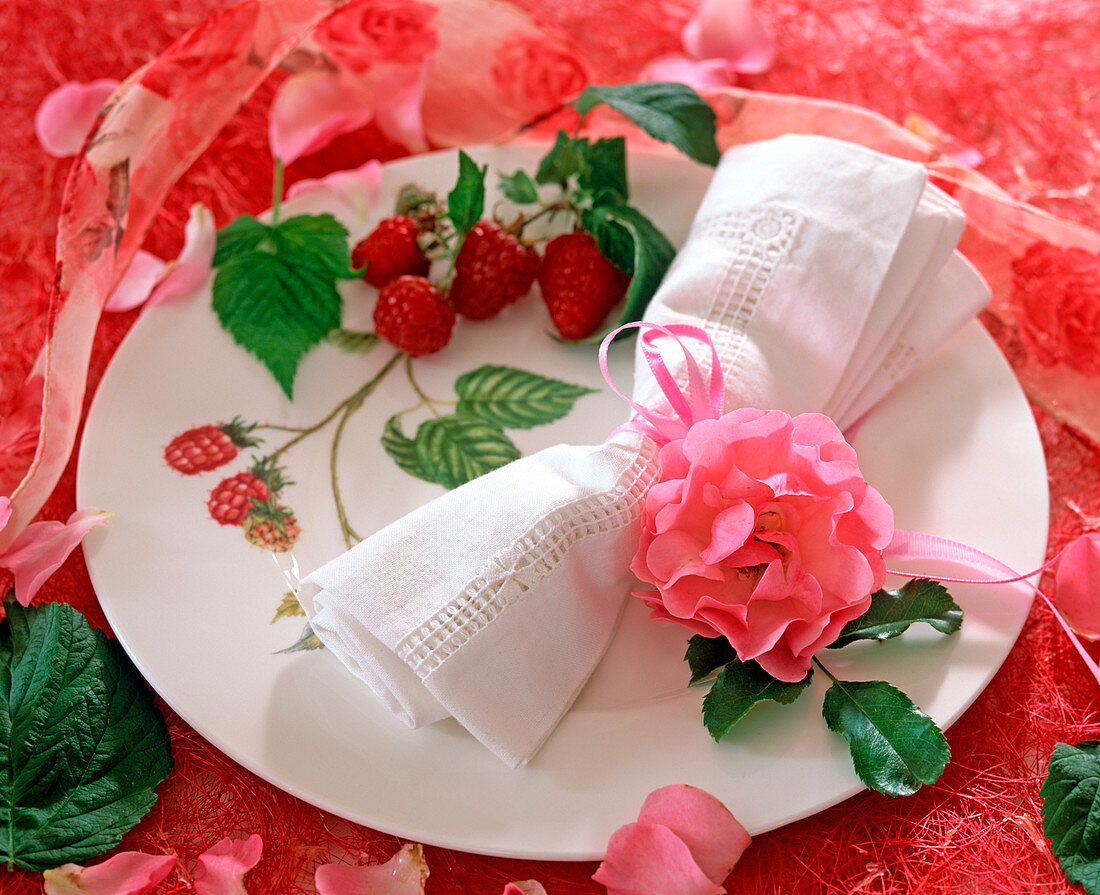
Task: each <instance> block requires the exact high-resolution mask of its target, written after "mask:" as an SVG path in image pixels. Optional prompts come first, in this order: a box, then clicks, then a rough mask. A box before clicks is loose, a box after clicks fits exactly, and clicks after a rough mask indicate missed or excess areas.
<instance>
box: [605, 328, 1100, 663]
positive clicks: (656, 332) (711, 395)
mask: <svg viewBox="0 0 1100 895" xmlns="http://www.w3.org/2000/svg"><path fill="white" fill-rule="evenodd" d="M628 329H639V330H641V331H642V332H641V335H640V336H639V339H640V340H641V345H640V348H641V352H642V356H643V357H644V358H645V361H646V364H647V365H648V366H649V369H650V371H651V372H652V373H653V377H654V380H655V381H656V382H657V385H658V386H659V387H660V389H661V392H662V393H663V394H664V396H665V398H666V399H667V400H668V402H669V404H670V406H671V408H672V414H667V413H662V412H660V411H658V410H655V409H654V408H652V407H646V406H644V405H643V404H640V403H638V402H636V401H634V400H632V399H630V398H628V397H627V396H626V395H625V394H623V392H621V391H620V390H619V388H618V387H617V386H616V385H615V383H614V381H613V380H612V377H611V372H610V370H609V369H608V363H607V353H608V349H609V347H610V345H611V343H612V341H614V339H615V337H616V336H618V335H619V334H620V333H621V332H623V331H624V330H628ZM662 337H667V338H670V339H672V340H674V341H675V342H676V344H677V345H678V346H679V347H680V350H681V351H683V353H684V361H685V371H686V373H687V378H688V390H687V394H686V395H685V394H684V392H683V390H682V389H681V388H680V386H679V385H678V384H677V383H676V380H675V378H674V377H673V375H672V372H671V371H670V370H669V368H668V364H667V363H666V362H665V359H664V357H663V356H662V354H661V351H660V349H659V348H657V346H656V344H655V343H656V342H657V340H658V339H660V338H662ZM681 337H683V338H688V339H694V340H696V341H698V342H701V343H703V345H705V346H706V348H707V349H709V351H710V356H711V367H710V381H709V382H707V381H705V378H704V375H703V371H702V370H701V369H700V367H699V364H698V362H697V361H696V360H695V357H694V355H693V354H692V353H691V351H690V350H689V349H688V347H687V345H685V344H684V342H683V339H682V338H681ZM599 361H600V372H601V373H603V377H604V379H605V380H606V381H607V384H608V385H609V386H610V387H611V390H612V391H613V392H615V394H616V395H618V396H619V397H620V398H622V399H623V400H624V401H625V402H626V403H627V404H629V405H630V406H631V407H632V408H633V409H634V412H635V416H634V417H633V418H632V419H631V420H629V421H628V422H626V423H624V424H623V425H621V426H619V427H618V428H617V429H616V430H615V432H613V433H612V436H614V435H615V434H616V433H618V432H638V433H640V434H642V435H646V436H648V437H650V438H652V439H653V440H654V441H656V442H657V443H658V444H668V443H669V442H670V441H675V440H676V439H679V438H683V437H684V436H685V435H686V434H687V431H688V429H690V428H691V427H692V425H694V424H695V423H696V422H698V421H699V420H703V419H718V418H719V417H721V416H722V413H723V403H724V396H725V392H724V377H723V373H722V365H721V362H720V361H719V359H718V351H717V349H716V348H715V347H714V343H713V342H712V341H711V338H710V336H709V335H708V334H707V333H706V331H705V330H703V329H701V328H699V327H697V326H691V325H690V324H684V323H673V324H669V325H668V326H659V325H657V324H655V323H647V322H645V321H642V322H639V323H627V324H624V325H623V326H620V327H619V328H618V329H615V330H613V331H612V332H610V333H608V335H607V336H606V337H605V338H604V340H603V342H602V344H601V345H600V358H599ZM1067 549H1068V548H1067ZM1064 552H1065V550H1064V549H1063V550H1060V551H1059V552H1058V553H1056V554H1055V555H1054V556H1052V557H1051V558H1050V559H1048V560H1047V561H1046V562H1045V563H1043V564H1042V565H1041V566H1039V567H1038V568H1037V569H1033V570H1032V571H1030V572H1025V573H1023V574H1020V573H1019V572H1017V571H1016V570H1015V569H1013V568H1011V567H1010V566H1008V565H1006V564H1005V563H1003V562H1001V561H1000V560H999V559H997V558H996V557H993V556H990V555H989V554H988V553H984V552H982V551H981V550H978V549H977V548H976V547H971V546H969V545H968V544H963V543H961V542H959V541H953V540H951V539H949V538H943V537H939V536H938V535H930V534H925V533H924V532H919V531H908V530H906V529H897V530H895V532H894V537H893V539H892V540H891V541H890V543H889V544H888V545H887V547H886V549H885V550H883V556H884V558H886V559H900V560H917V561H920V560H926V561H928V560H945V561H948V562H952V563H955V564H958V565H962V566H967V567H969V568H972V569H974V570H975V571H982V570H984V571H987V572H991V573H993V574H994V575H997V576H999V577H996V578H950V577H944V576H941V575H926V574H920V573H914V572H900V571H896V570H894V569H890V570H888V571H889V572H890V574H892V575H899V576H902V577H905V578H934V579H935V580H937V581H940V582H946V583H949V584H1012V583H1014V582H1018V581H1027V579H1029V578H1033V577H1034V576H1035V575H1038V574H1040V573H1041V572H1043V571H1045V570H1046V569H1049V568H1051V567H1053V566H1054V565H1055V564H1056V563H1057V562H1058V560H1059V559H1060V558H1061V556H1062V554H1063V553H1064ZM1027 583H1028V585H1029V586H1030V587H1031V588H1032V589H1033V590H1034V591H1035V593H1037V594H1038V595H1039V596H1040V597H1041V598H1042V599H1043V602H1045V603H1046V605H1047V607H1048V608H1049V609H1050V611H1051V613H1052V614H1053V615H1054V618H1055V619H1056V620H1057V621H1058V624H1059V625H1061V627H1062V630H1063V631H1064V632H1065V634H1066V636H1067V637H1068V638H1069V640H1070V642H1071V643H1072V644H1073V646H1074V648H1075V649H1076V650H1077V653H1078V655H1080V657H1081V660H1082V661H1083V662H1084V663H1085V665H1086V667H1087V668H1088V669H1089V671H1090V672H1091V673H1092V676H1093V677H1094V678H1095V679H1096V682H1097V684H1100V665H1098V664H1097V662H1095V661H1094V660H1093V658H1092V657H1091V656H1090V655H1089V654H1088V651H1087V650H1086V649H1085V646H1084V644H1083V643H1082V642H1081V639H1080V638H1079V637H1078V636H1077V634H1076V633H1075V632H1074V631H1073V628H1072V627H1071V626H1070V624H1069V622H1068V621H1066V619H1065V617H1064V616H1063V615H1062V613H1060V612H1059V611H1058V609H1057V608H1056V607H1055V605H1054V603H1053V601H1051V599H1050V598H1049V597H1048V596H1047V595H1046V594H1044V593H1043V592H1042V591H1041V590H1040V589H1039V588H1038V587H1037V586H1036V585H1034V584H1032V583H1031V582H1030V581H1028V582H1027Z"/></svg>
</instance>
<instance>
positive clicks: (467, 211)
mask: <svg viewBox="0 0 1100 895" xmlns="http://www.w3.org/2000/svg"><path fill="white" fill-rule="evenodd" d="M487 170H488V165H483V166H481V167H479V166H478V164H477V162H475V161H474V160H473V159H472V158H470V156H468V155H467V154H466V153H465V152H463V151H462V150H461V149H460V150H459V151H458V182H457V183H456V184H455V186H454V189H453V190H451V191H450V192H449V193H448V194H447V217H449V218H450V219H451V223H452V224H454V226H455V230H457V231H458V233H459V234H465V233H468V232H469V231H470V228H471V227H472V226H473V225H474V224H476V223H477V222H478V221H480V220H481V213H482V212H483V211H484V210H485V172H486V171H487Z"/></svg>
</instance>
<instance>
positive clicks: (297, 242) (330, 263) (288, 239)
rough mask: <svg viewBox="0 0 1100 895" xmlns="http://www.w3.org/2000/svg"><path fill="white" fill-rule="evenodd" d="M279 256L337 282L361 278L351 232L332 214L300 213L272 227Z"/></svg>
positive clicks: (276, 251)
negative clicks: (353, 264)
mask: <svg viewBox="0 0 1100 895" xmlns="http://www.w3.org/2000/svg"><path fill="white" fill-rule="evenodd" d="M271 233H272V238H273V239H274V243H275V253H276V254H277V255H280V256H281V257H283V258H287V259H293V263H294V264H297V265H304V266H306V267H308V268H309V269H310V270H313V271H316V272H317V274H318V275H321V274H324V275H328V276H331V277H332V278H333V279H334V280H338V279H345V280H354V279H358V278H359V277H360V276H361V275H362V272H361V271H356V270H353V269H352V267H351V259H350V256H349V253H348V231H347V230H346V229H344V225H343V224H341V223H340V222H339V221H338V220H336V218H334V217H333V216H332V215H331V214H300V215H298V216H297V217H292V218H287V219H286V220H285V221H280V222H279V223H278V224H275V225H274V226H273V227H272V228H271Z"/></svg>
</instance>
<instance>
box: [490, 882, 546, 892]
mask: <svg viewBox="0 0 1100 895" xmlns="http://www.w3.org/2000/svg"><path fill="white" fill-rule="evenodd" d="M501 895H546V889H544V888H543V887H542V883H540V882H538V881H537V880H533V879H522V880H519V881H518V882H514V883H508V885H506V886H505V887H504V891H503V892H502V893H501Z"/></svg>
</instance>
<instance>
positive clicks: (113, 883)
mask: <svg viewBox="0 0 1100 895" xmlns="http://www.w3.org/2000/svg"><path fill="white" fill-rule="evenodd" d="M175 866H176V856H175V855H144V854H142V853H141V852H136V851H127V852H122V853H121V854H117V855H115V856H114V857H113V858H108V859H107V860H106V861H103V862H102V863H101V864H96V865H94V866H92V867H81V866H80V865H79V864H63V865H61V866H60V867H55V868H53V869H52V870H47V871H45V872H44V873H43V874H42V878H43V879H44V881H45V893H46V895H78V893H79V895H146V893H147V892H152V891H153V889H154V888H156V885H157V883H159V882H160V881H161V880H162V879H164V878H165V877H166V876H168V874H169V873H171V872H172V868H173V867H175Z"/></svg>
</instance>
